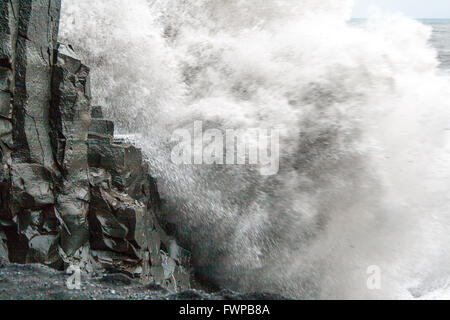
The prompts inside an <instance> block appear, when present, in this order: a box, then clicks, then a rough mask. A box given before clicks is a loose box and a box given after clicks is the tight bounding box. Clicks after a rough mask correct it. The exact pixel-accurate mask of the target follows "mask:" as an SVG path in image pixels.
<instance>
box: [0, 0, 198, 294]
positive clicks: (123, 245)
mask: <svg viewBox="0 0 450 320" xmlns="http://www.w3.org/2000/svg"><path fill="white" fill-rule="evenodd" d="M60 6H61V2H60V0H57V1H55V0H41V1H37V0H20V1H19V0H11V1H1V2H0V259H5V260H7V261H9V262H11V263H20V264H31V263H37V264H43V265H46V266H49V267H52V268H54V269H60V270H62V269H64V268H65V267H67V266H69V265H74V264H75V265H78V266H80V267H81V268H82V269H83V270H84V271H86V272H91V273H92V272H94V271H98V270H108V271H110V272H116V273H117V272H120V273H125V274H127V275H128V276H129V277H132V278H138V279H140V281H141V282H144V283H145V284H156V285H161V286H163V287H165V288H168V289H169V290H171V291H182V290H186V289H189V288H190V279H189V275H190V254H189V252H187V251H186V250H184V249H182V248H180V247H179V246H178V245H177V244H176V241H175V239H173V238H171V237H169V236H167V234H166V233H165V232H164V231H163V230H162V228H161V227H160V226H159V224H158V222H157V220H156V215H155V213H156V211H157V210H159V205H160V199H159V195H158V190H157V185H156V181H155V180H154V179H153V178H152V177H151V168H150V167H149V165H148V164H147V162H146V161H145V159H144V158H143V155H142V152H141V151H140V150H139V149H137V148H135V147H134V146H133V145H130V144H127V143H125V142H123V141H121V140H120V139H119V140H118V139H114V122H112V121H110V120H107V119H104V118H103V112H102V110H101V107H97V106H96V107H92V106H91V90H90V81H89V68H88V67H87V66H85V65H83V64H82V62H81V60H80V59H79V58H78V57H77V56H76V54H75V52H74V50H73V48H72V47H71V46H69V45H62V44H58V42H57V35H58V26H59V14H60Z"/></svg>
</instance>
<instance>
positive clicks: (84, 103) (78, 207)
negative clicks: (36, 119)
mask: <svg viewBox="0 0 450 320" xmlns="http://www.w3.org/2000/svg"><path fill="white" fill-rule="evenodd" d="M55 58H56V59H55V65H54V67H53V83H52V97H53V100H52V108H51V124H52V134H51V135H52V145H53V152H54V155H55V159H56V161H57V164H58V167H59V169H60V172H61V173H62V175H61V178H60V181H59V183H58V195H57V199H56V204H55V210H56V212H57V214H58V216H59V217H60V220H61V224H62V226H63V228H61V248H62V249H63V250H64V252H65V253H66V254H67V255H68V256H73V255H74V253H75V252H76V251H77V250H78V249H80V248H81V247H82V246H83V245H85V244H86V243H87V242H88V241H89V226H88V224H87V215H88V212H89V201H90V187H89V173H88V172H89V166H88V156H87V154H88V146H87V138H88V131H89V127H90V125H91V109H90V99H91V97H90V88H89V68H87V67H86V66H84V65H83V64H82V63H81V61H80V60H79V58H78V57H77V55H76V54H75V52H74V51H73V49H72V47H70V46H66V45H62V44H59V45H58V51H57V52H56V54H55Z"/></svg>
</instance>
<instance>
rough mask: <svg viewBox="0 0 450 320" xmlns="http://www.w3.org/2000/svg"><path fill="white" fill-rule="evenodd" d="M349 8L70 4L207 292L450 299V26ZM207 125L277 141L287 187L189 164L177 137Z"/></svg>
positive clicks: (310, 1)
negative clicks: (374, 282)
mask: <svg viewBox="0 0 450 320" xmlns="http://www.w3.org/2000/svg"><path fill="white" fill-rule="evenodd" d="M352 6H353V1H351V0H321V1H317V0H264V1H256V0H255V1H243V0H195V1H194V0H192V1H190V0H183V1H181V0H133V1H132V2H130V1H126V0H96V1H90V0H66V1H63V14H62V26H61V32H60V33H61V39H63V40H65V41H67V42H71V43H72V44H73V45H74V46H75V48H77V51H78V53H79V54H80V56H82V57H83V60H84V61H85V63H86V64H88V65H89V66H90V67H91V74H92V87H93V95H94V103H95V104H101V105H104V107H105V111H106V113H107V115H108V116H109V117H111V118H114V119H115V121H116V122H117V123H118V124H119V129H120V131H121V133H123V134H133V135H135V137H136V139H137V142H138V143H139V144H140V146H141V147H142V148H143V149H144V151H145V153H146V154H147V156H148V157H149V161H150V164H151V166H152V168H153V175H154V176H156V177H157V178H158V185H159V188H160V192H161V196H162V197H163V199H164V200H165V202H164V203H165V204H164V212H163V214H162V216H161V220H163V221H165V222H166V223H168V224H171V225H172V226H173V228H174V229H175V230H176V232H177V236H178V239H179V242H180V243H181V244H182V245H184V246H186V247H189V248H190V249H191V250H192V251H193V256H194V263H195V267H196V270H197V272H198V276H199V277H201V278H203V279H205V280H208V281H210V282H213V283H214V284H216V285H218V286H220V287H224V288H230V289H234V290H237V291H241V292H253V291H265V292H273V293H279V294H282V295H284V296H289V297H293V298H312V299H318V298H324V299H333V298H343V299H348V298H358V299H364V298H367V299H378V298H387V299H398V298H407V299H409V298H436V297H445V296H446V295H448V292H449V288H448V283H450V282H449V279H450V271H449V270H450V246H449V243H450V215H449V212H450V194H449V192H448V190H449V188H450V131H449V123H450V76H449V75H448V72H447V71H446V70H448V66H449V60H448V57H449V56H448V53H449V42H448V41H449V37H448V35H446V32H447V30H448V27H449V25H448V24H447V23H444V22H442V21H424V22H421V21H415V20H411V19H408V18H406V17H402V16H378V17H373V18H371V19H369V20H367V21H365V22H361V21H357V22H355V21H353V22H349V17H350V14H351V11H352ZM194 121H203V123H204V127H205V128H215V129H219V130H226V129H246V128H264V129H270V128H278V129H280V130H281V132H282V135H281V138H280V172H279V174H278V175H275V176H268V177H267V176H261V175H260V172H259V170H258V169H259V168H258V167H254V166H220V165H216V166H205V165H199V166H191V165H182V166H180V165H175V164H174V163H173V162H172V161H171V150H172V148H173V146H174V143H173V142H172V141H171V136H172V133H173V132H174V131H175V130H176V129H180V128H186V129H192V126H193V123H194ZM374 267H375V269H374ZM371 270H380V271H381V286H380V287H379V288H377V289H376V290H373V288H371V287H370V286H368V285H367V283H368V280H370V279H371V278H370V276H371V274H370V271H371ZM368 271H369V273H368Z"/></svg>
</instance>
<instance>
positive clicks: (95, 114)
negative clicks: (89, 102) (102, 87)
mask: <svg viewBox="0 0 450 320" xmlns="http://www.w3.org/2000/svg"><path fill="white" fill-rule="evenodd" d="M91 117H92V119H102V118H103V109H102V107H101V106H93V107H92V109H91Z"/></svg>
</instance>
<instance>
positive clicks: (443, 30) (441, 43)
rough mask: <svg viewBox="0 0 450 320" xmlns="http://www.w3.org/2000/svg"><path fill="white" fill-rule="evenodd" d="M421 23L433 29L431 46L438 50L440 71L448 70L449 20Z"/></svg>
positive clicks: (449, 68) (449, 47) (449, 48)
mask: <svg viewBox="0 0 450 320" xmlns="http://www.w3.org/2000/svg"><path fill="white" fill-rule="evenodd" d="M421 22H422V23H424V24H426V25H428V26H431V27H432V28H433V35H432V39H431V44H432V45H433V47H434V48H436V49H437V50H438V53H439V61H440V62H441V63H442V65H441V67H442V69H445V70H450V19H447V20H442V19H440V20H436V19H435V20H433V19H431V20H430V19H428V20H421Z"/></svg>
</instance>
